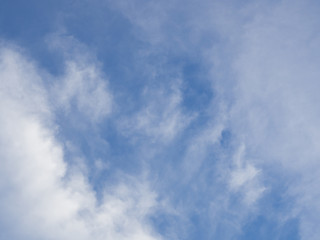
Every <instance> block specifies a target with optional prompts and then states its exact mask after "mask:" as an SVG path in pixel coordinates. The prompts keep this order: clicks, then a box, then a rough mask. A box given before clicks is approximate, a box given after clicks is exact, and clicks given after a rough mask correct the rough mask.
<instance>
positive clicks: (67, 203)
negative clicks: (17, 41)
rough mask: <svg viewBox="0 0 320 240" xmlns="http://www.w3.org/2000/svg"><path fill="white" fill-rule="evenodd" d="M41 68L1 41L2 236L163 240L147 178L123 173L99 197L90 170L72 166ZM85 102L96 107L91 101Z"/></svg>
mask: <svg viewBox="0 0 320 240" xmlns="http://www.w3.org/2000/svg"><path fill="white" fill-rule="evenodd" d="M75 69H76V68H75ZM75 69H73V71H75ZM40 72H41V71H40V70H39V69H38V68H37V67H36V65H35V64H34V63H33V62H32V61H30V59H27V58H25V57H24V56H23V55H22V54H21V53H20V52H19V50H14V49H12V48H9V47H2V48H1V50H0V79H1V80H0V81H1V84H0V108H1V112H0V124H1V128H0V143H1V144H0V159H1V160H0V162H1V168H0V216H1V224H2V227H3V229H1V231H2V233H1V234H2V235H1V236H5V237H6V238H7V239H80V240H81V239H83V240H87V239H139V240H140V239H146V240H147V239H150V240H151V239H160V237H159V236H157V235H156V234H155V233H153V231H152V229H151V227H150V225H149V223H148V220H147V217H148V214H149V213H151V211H152V210H153V209H154V208H155V207H156V206H157V201H156V194H155V193H154V192H153V191H151V190H150V189H149V187H148V182H147V181H146V180H139V179H135V178H131V179H128V178H127V177H125V176H123V177H122V180H121V182H120V183H119V185H117V186H113V187H112V189H106V190H105V194H104V195H103V198H102V200H101V202H98V201H97V199H96V197H95V193H94V191H93V190H92V188H91V186H90V185H89V184H88V182H87V180H86V176H85V175H83V173H82V172H79V171H77V170H73V171H67V170H68V168H69V166H68V165H67V164H66V162H65V161H64V152H63V147H62V144H63V143H61V142H59V141H58V140H57V139H56V137H55V134H56V129H57V126H56V125H55V123H54V121H53V120H54V112H53V107H52V106H51V105H50V104H49V102H50V101H49V99H48V97H49V94H48V91H49V90H48V89H46V88H45V87H44V86H43V84H42V76H41V74H40ZM89 73H90V72H89ZM86 74H87V73H86ZM90 74H91V73H90ZM80 75H81V74H80ZM72 77H75V78H76V79H77V77H78V75H77V73H74V75H73V74H70V75H68V78H72ZM70 81H71V82H74V81H77V80H74V79H71V80H70ZM89 86H90V85H89ZM75 87H76V88H77V86H75ZM80 89H82V88H81V87H80ZM78 90H79V89H78ZM70 91H71V90H70ZM79 91H80V90H79ZM93 92H95V91H93ZM78 93H79V94H81V93H82V92H81V91H80V92H78ZM85 94H86V93H85ZM87 94H88V95H86V96H87V97H89V99H90V94H89V93H87ZM93 94H95V93H93ZM100 100H101V99H100ZM104 100H106V101H108V99H104ZM81 101H82V100H79V104H80V106H82V105H81V104H82V103H81ZM107 104H108V103H107ZM82 107H84V108H85V109H86V110H85V111H88V112H90V111H91V109H90V107H91V105H90V104H89V105H86V104H84V106H82ZM94 111H95V110H94ZM97 114H98V115H100V112H99V111H98V113H97ZM5 226H7V227H5Z"/></svg>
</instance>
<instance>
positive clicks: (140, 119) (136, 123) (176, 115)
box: [120, 81, 195, 142]
mask: <svg viewBox="0 0 320 240" xmlns="http://www.w3.org/2000/svg"><path fill="white" fill-rule="evenodd" d="M144 97H145V102H146V104H145V106H144V107H143V108H142V109H141V110H140V111H138V112H137V113H136V114H135V115H134V116H132V117H130V118H128V119H125V120H124V121H123V122H121V124H120V125H121V126H120V127H121V128H122V131H123V132H124V133H125V134H136V135H137V136H139V135H141V136H145V137H148V138H150V139H151V140H152V141H155V142H157V141H161V142H170V141H171V140H173V139H174V138H175V137H176V136H177V135H178V134H179V133H181V132H182V131H183V130H184V129H185V128H186V127H187V126H188V125H189V123H190V122H191V121H192V119H193V118H194V117H195V116H194V115H188V114H185V113H184V112H183V108H182V106H181V101H182V96H181V90H180V83H179V81H177V82H176V83H174V84H173V85H172V86H171V88H170V89H169V91H168V90H165V89H164V88H160V89H148V88H146V89H145V91H144Z"/></svg>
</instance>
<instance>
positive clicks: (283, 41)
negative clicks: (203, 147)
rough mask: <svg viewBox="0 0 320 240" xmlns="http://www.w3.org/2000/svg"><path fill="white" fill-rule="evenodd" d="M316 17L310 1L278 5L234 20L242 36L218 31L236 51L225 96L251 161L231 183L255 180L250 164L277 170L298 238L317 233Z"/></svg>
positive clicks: (318, 113) (319, 136) (319, 37)
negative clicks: (291, 201)
mask: <svg viewBox="0 0 320 240" xmlns="http://www.w3.org/2000/svg"><path fill="white" fill-rule="evenodd" d="M235 11H236V10H235ZM318 11H319V5H318V4H317V3H315V2H314V1H303V2H302V1H281V2H279V3H276V4H272V5H269V6H268V7H267V8H263V9H259V8H256V9H255V11H254V12H255V14H253V15H251V17H250V21H248V20H246V21H241V19H239V18H237V17H234V18H233V22H234V25H233V27H234V28H237V29H235V32H236V33H239V29H241V32H240V34H238V35H235V34H234V32H233V31H232V27H230V29H229V31H230V32H229V33H228V32H227V31H228V30H226V29H224V30H223V31H224V34H226V35H229V37H230V39H231V40H230V43H229V44H228V46H229V49H228V51H230V48H231V47H232V48H233V50H234V53H236V54H234V55H232V56H231V57H230V56H229V59H230V58H234V61H233V64H232V71H233V72H232V74H233V75H232V76H233V84H232V85H233V86H232V87H230V85H229V86H227V88H226V89H225V90H224V93H227V94H225V96H227V97H230V95H232V96H231V97H232V100H235V104H234V105H233V108H232V111H231V113H230V120H229V121H230V123H231V129H232V132H233V133H234V135H235V136H237V139H238V142H239V143H244V144H245V145H246V156H247V157H248V158H249V159H250V160H248V162H247V164H248V165H245V166H243V167H242V168H240V169H239V170H236V172H235V173H233V174H231V176H233V178H234V180H232V178H231V185H233V186H235V185H237V184H238V185H241V186H244V184H245V183H249V182H250V179H255V178H256V176H258V175H259V174H258V173H257V170H255V168H254V167H253V166H259V168H261V172H262V173H263V171H264V169H265V170H268V172H270V171H274V172H279V171H280V172H281V177H282V178H284V179H287V180H288V182H291V183H290V184H288V183H286V184H288V189H287V192H286V194H287V196H290V197H294V198H295V201H296V202H295V205H294V207H293V209H292V215H294V214H297V215H296V216H298V217H299V218H300V222H301V224H300V231H301V237H302V239H318V236H319V234H320V233H319V231H317V230H316V227H315V225H316V224H319V222H320V218H319V216H320V214H319V208H318V207H317V205H318V204H317V202H318V197H316V196H318V194H319V191H318V189H317V188H316V187H314V186H315V185H316V183H317V182H318V178H319V177H320V175H319V169H320V165H319V161H318V159H319V157H320V152H319V148H318V144H319V142H320V134H319V129H320V125H319V117H320V108H319V105H318V102H319V101H320V97H319V96H320V95H319V94H318V91H319V87H320V86H319V81H318V79H319V76H320V71H319V62H320V57H319V56H320V54H319V48H318V47H316V46H317V44H318V43H319V40H320V35H319V34H318V31H317V29H318V28H319V26H320V22H319V18H318V14H317V12H318ZM235 16H236V15H235ZM231 20H232V19H231ZM231 25H232V24H231ZM235 44H237V47H235V46H236V45H235ZM224 67H227V66H224ZM221 85H222V84H219V86H221ZM250 166H251V167H250ZM237 171H239V172H237ZM289 179H290V181H289ZM293 179H295V180H293ZM292 181H294V183H292ZM240 183H241V184H240ZM278 184H282V183H278ZM253 195H254V194H253Z"/></svg>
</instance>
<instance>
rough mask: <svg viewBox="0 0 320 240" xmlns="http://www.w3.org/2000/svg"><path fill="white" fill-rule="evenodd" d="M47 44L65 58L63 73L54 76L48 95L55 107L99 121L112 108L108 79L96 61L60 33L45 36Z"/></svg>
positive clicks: (74, 40) (83, 49)
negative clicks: (74, 111) (77, 112)
mask: <svg viewBox="0 0 320 240" xmlns="http://www.w3.org/2000/svg"><path fill="white" fill-rule="evenodd" d="M48 44H49V46H51V48H53V49H54V50H56V51H62V52H63V55H64V58H65V59H66V63H65V69H64V74H63V75H62V76H60V78H59V79H55V81H54V88H53V91H52V95H53V98H54V101H55V103H56V104H57V105H58V107H61V108H63V109H64V110H65V111H66V112H67V113H69V112H70V108H73V110H74V108H76V109H77V111H79V112H80V113H82V114H83V115H84V117H85V118H87V119H90V120H91V121H92V122H98V121H101V120H102V119H103V118H105V117H106V116H108V115H109V114H110V113H111V110H112V95H111V93H110V91H109V89H108V81H107V79H106V77H105V76H104V75H103V73H102V71H100V69H99V62H98V61H97V60H96V59H95V58H94V57H93V56H91V55H90V53H89V51H88V49H86V48H85V46H83V45H82V44H81V43H79V42H78V41H77V40H76V39H74V38H72V37H70V36H64V35H62V34H61V35H57V34H56V35H52V36H50V37H48Z"/></svg>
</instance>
